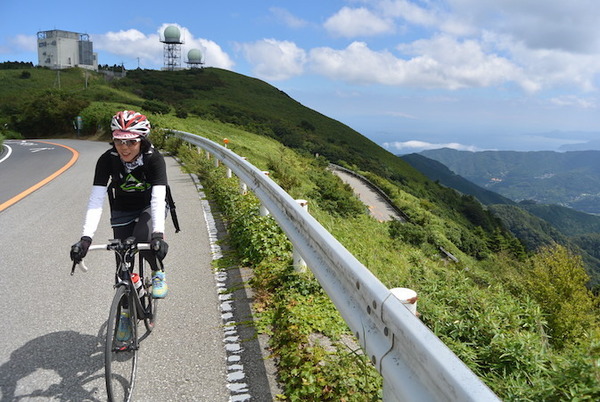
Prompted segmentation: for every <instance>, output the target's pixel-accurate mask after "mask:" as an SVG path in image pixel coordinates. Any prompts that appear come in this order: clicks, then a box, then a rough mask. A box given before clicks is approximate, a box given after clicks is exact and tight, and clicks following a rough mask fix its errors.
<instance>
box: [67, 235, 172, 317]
mask: <svg viewBox="0 0 600 402" xmlns="http://www.w3.org/2000/svg"><path fill="white" fill-rule="evenodd" d="M109 242H110V243H108V244H97V245H92V246H90V247H89V249H88V251H93V250H109V251H114V252H115V256H116V258H117V265H116V271H115V285H114V288H115V289H116V288H117V287H120V286H126V287H127V288H128V289H129V294H130V295H131V297H130V299H131V300H130V301H133V302H134V306H135V309H136V312H137V317H138V318H139V319H141V320H144V319H147V318H151V317H149V313H148V311H146V308H144V306H142V301H141V299H140V296H139V294H138V292H137V291H136V289H135V286H134V285H133V281H132V280H131V274H132V273H133V270H134V264H135V256H136V255H137V254H138V252H139V251H143V250H151V246H150V243H136V242H135V238H134V237H128V238H127V239H125V240H123V241H121V240H120V239H112V240H109ZM157 261H158V263H159V265H160V266H161V268H163V267H162V265H163V263H162V261H160V260H158V259H157ZM75 266H78V267H79V268H80V269H81V270H82V271H83V272H87V271H88V267H87V266H86V265H85V262H84V260H81V261H79V262H74V263H73V267H72V269H71V275H73V274H74V272H75ZM139 275H140V280H143V278H144V263H143V259H142V258H141V257H140V258H139Z"/></svg>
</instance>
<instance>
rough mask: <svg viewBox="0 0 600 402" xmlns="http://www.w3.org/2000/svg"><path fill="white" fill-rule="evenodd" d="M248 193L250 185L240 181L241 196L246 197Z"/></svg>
mask: <svg viewBox="0 0 600 402" xmlns="http://www.w3.org/2000/svg"><path fill="white" fill-rule="evenodd" d="M247 193H248V185H247V184H246V183H244V182H243V181H242V180H241V179H240V194H241V195H246V194H247Z"/></svg>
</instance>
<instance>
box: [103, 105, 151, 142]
mask: <svg viewBox="0 0 600 402" xmlns="http://www.w3.org/2000/svg"><path fill="white" fill-rule="evenodd" d="M110 129H111V130H113V138H116V139H119V140H129V139H133V138H138V137H142V138H145V137H147V136H148V134H150V122H149V121H148V118H147V117H146V116H144V115H143V114H141V113H137V112H134V111H133V110H124V111H122V112H117V114H115V115H114V116H113V118H112V121H111V122H110Z"/></svg>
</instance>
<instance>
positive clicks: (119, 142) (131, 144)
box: [114, 138, 141, 147]
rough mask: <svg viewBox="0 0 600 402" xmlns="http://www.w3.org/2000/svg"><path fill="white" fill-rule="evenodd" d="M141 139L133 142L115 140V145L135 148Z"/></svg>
mask: <svg viewBox="0 0 600 402" xmlns="http://www.w3.org/2000/svg"><path fill="white" fill-rule="evenodd" d="M140 141H141V139H140V138H134V139H132V140H114V143H115V145H123V146H127V147H132V146H134V145H135V144H136V143H137V142H140Z"/></svg>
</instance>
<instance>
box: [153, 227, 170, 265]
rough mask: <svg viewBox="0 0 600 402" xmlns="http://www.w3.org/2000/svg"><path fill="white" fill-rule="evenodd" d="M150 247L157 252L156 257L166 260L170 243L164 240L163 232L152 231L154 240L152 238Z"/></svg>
mask: <svg viewBox="0 0 600 402" xmlns="http://www.w3.org/2000/svg"><path fill="white" fill-rule="evenodd" d="M150 247H151V248H152V250H153V251H154V254H156V258H158V259H159V260H161V261H162V260H164V259H165V257H166V256H167V252H168V251H169V245H168V244H167V242H166V241H164V240H163V234H162V233H160V232H156V233H152V240H150Z"/></svg>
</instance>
